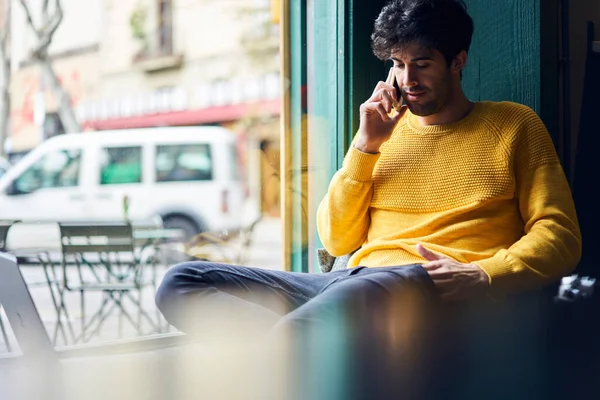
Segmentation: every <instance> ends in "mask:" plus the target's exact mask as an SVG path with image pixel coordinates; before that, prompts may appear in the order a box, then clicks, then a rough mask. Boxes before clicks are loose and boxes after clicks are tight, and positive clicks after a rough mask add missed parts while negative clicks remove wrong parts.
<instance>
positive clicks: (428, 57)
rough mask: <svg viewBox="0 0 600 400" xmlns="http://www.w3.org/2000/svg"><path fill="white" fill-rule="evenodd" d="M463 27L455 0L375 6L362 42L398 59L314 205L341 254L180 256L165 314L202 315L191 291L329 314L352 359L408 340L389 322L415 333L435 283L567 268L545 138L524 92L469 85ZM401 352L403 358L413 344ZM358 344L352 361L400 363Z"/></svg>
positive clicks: (256, 310)
mask: <svg viewBox="0 0 600 400" xmlns="http://www.w3.org/2000/svg"><path fill="white" fill-rule="evenodd" d="M472 32H473V22H472V20H471V18H470V17H469V15H468V14H467V12H466V9H465V7H464V5H463V4H462V2H461V1H459V0H392V1H390V2H389V3H388V5H387V6H386V7H385V8H383V10H382V11H381V13H380V15H379V17H378V18H377V20H376V22H375V28H374V32H373V34H372V37H371V38H372V47H373V50H374V53H375V55H376V56H377V57H379V58H380V59H382V60H389V59H391V60H393V62H394V67H393V70H392V71H391V72H390V75H389V76H388V80H387V81H386V82H383V81H382V82H379V84H378V85H377V86H376V88H375V90H374V92H373V94H372V96H371V97H370V98H369V99H368V100H367V101H366V102H365V103H363V104H362V105H361V107H360V127H359V130H358V132H357V134H356V136H355V138H354V141H353V143H352V146H351V148H350V150H349V151H348V153H347V155H346V158H345V160H344V163H343V166H342V168H341V169H340V170H339V171H338V172H337V173H336V174H335V176H334V177H333V179H332V181H331V184H330V187H329V191H328V193H327V195H326V197H325V198H324V199H323V201H322V203H321V204H320V207H319V209H318V215H317V222H318V230H319V235H320V237H321V240H322V242H323V243H324V245H325V247H326V248H327V250H328V251H329V252H330V253H331V254H332V255H334V256H340V255H343V254H347V253H351V252H353V251H355V250H357V249H358V250H357V251H356V252H355V253H354V254H353V256H352V257H351V258H350V261H349V267H350V268H349V269H346V270H344V271H335V272H331V273H327V274H298V273H290V272H281V271H265V270H261V269H256V268H245V267H235V266H227V265H218V264H211V263H204V262H193V263H186V264H182V265H178V266H175V267H173V268H172V269H171V270H170V271H169V272H168V273H167V275H166V277H165V280H164V281H163V283H162V285H161V288H160V289H159V291H158V294H157V304H158V306H159V308H160V309H161V311H162V312H163V314H164V315H165V317H166V318H167V320H169V321H170V322H171V323H172V324H173V325H175V326H176V327H178V328H180V329H182V330H184V331H188V332H199V331H202V329H206V326H207V325H210V323H211V322H210V321H207V320H206V318H205V315H206V314H203V313H202V312H201V308H202V304H207V303H206V302H208V301H211V304H220V305H221V306H222V309H221V312H222V313H221V314H220V317H221V318H222V321H232V320H235V319H236V318H239V317H241V316H248V315H251V316H252V318H255V319H256V320H260V321H263V322H264V323H265V324H266V325H267V326H270V325H275V331H277V330H279V329H281V328H282V327H287V328H292V329H297V330H299V331H301V332H309V331H310V329H313V328H314V327H315V326H319V325H323V326H326V325H327V324H329V328H331V327H332V322H331V321H336V324H338V325H339V324H346V325H344V326H343V327H342V328H340V329H341V330H342V331H343V332H350V333H348V335H349V337H350V339H351V340H350V341H349V343H352V346H354V345H357V347H359V349H358V350H356V352H355V353H353V354H355V355H356V356H357V357H358V358H359V359H361V360H364V359H365V358H360V357H361V356H365V354H366V353H369V352H370V353H369V354H371V353H372V352H373V351H375V353H376V354H378V355H382V354H385V353H386V352H388V353H390V354H397V353H395V352H394V351H392V350H393V348H395V346H396V345H398V343H397V342H398V341H400V342H402V341H404V342H403V343H404V345H403V346H402V343H401V344H400V347H402V348H403V349H405V350H406V349H407V348H409V347H410V346H406V343H407V340H406V339H398V338H407V337H410V338H411V339H410V340H409V341H408V343H414V341H413V340H415V338H416V336H415V335H413V334H410V332H408V333H407V330H408V331H410V330H411V329H413V328H414V327H415V326H416V325H419V324H421V322H419V321H420V319H419V315H421V316H422V315H425V314H424V313H425V310H429V309H430V307H431V306H432V305H436V304H437V301H438V299H440V298H441V299H443V300H446V301H448V302H453V301H456V300H461V301H464V300H475V299H478V298H482V297H486V298H489V297H492V298H497V297H501V296H504V295H506V294H510V293H515V292H520V291H524V290H528V289H533V288H539V287H541V286H543V285H545V284H547V283H550V282H553V281H556V280H558V279H559V278H560V277H561V276H563V275H565V274H567V273H568V272H570V271H571V270H572V269H573V268H574V267H575V266H576V264H577V262H578V260H579V258H580V252H581V238H580V233H579V228H578V224H577V218H576V214H575V209H574V205H573V201H572V198H571V194H570V191H569V187H568V184H567V181H566V179H565V176H564V173H563V171H562V168H561V166H560V163H559V160H558V158H557V156H556V152H555V150H554V148H553V145H552V142H551V139H550V137H549V135H548V132H547V130H546V128H545V127H544V125H543V123H542V122H541V121H540V119H539V118H538V117H537V115H536V114H535V113H534V112H533V111H532V110H531V109H529V108H528V107H526V106H523V105H519V104H515V103H510V102H502V103H493V102H478V103H474V102H471V101H470V100H469V99H468V98H467V97H466V96H465V94H464V93H463V91H462V88H461V73H462V70H463V68H464V67H465V65H466V62H467V53H468V50H469V46H470V43H471V36H472ZM394 80H395V81H396V82H397V85H398V88H399V94H400V96H401V97H402V99H403V101H404V102H405V103H406V104H405V105H404V106H402V107H401V108H400V107H398V103H399V102H400V96H399V94H398V90H397V89H396V87H395V86H394V85H393V84H392V82H393V81H394ZM396 107H397V109H396ZM223 313H225V314H223ZM224 315H226V316H224ZM339 315H342V316H343V317H342V318H341V319H340V318H336V316H337V317H339ZM407 320H410V323H408V322H406V321H407ZM419 326H421V325H419ZM307 327H309V328H307ZM305 328H307V330H303V329H305ZM413 330H414V329H413ZM417 330H418V329H417ZM418 331H420V330H418ZM366 343H368V344H369V346H368V347H367V346H365V344H366ZM373 343H379V344H380V346H379V347H377V346H372V344H373ZM361 346H364V348H360V347H361ZM376 347H377V350H374V348H376ZM400 353H401V354H403V357H404V359H403V362H404V364H406V361H407V357H409V358H410V357H412V356H409V355H407V354H408V353H407V351H404V350H403V351H401V352H400ZM398 354H399V353H398ZM418 358H419V356H418V355H416V356H415V357H413V358H411V361H415V360H416V359H418ZM366 359H368V360H367V361H366V363H365V364H364V366H363V367H364V368H362V370H369V369H371V370H372V369H375V370H377V371H381V370H386V368H383V367H382V365H388V366H391V365H394V368H396V367H398V368H400V367H399V366H398V365H396V364H394V361H390V360H387V361H386V363H383V364H382V363H379V359H377V358H376V357H375V358H373V357H370V356H369V357H366ZM390 362H391V364H390ZM411 365H412V364H411ZM390 369H393V368H390ZM413 374H414V373H413ZM412 376H413V377H414V375H412Z"/></svg>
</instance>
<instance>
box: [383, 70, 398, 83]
mask: <svg viewBox="0 0 600 400" xmlns="http://www.w3.org/2000/svg"><path fill="white" fill-rule="evenodd" d="M395 80H396V75H395V74H394V67H391V68H390V71H389V72H388V76H387V79H386V80H385V83H387V84H388V85H390V86H394V81H395Z"/></svg>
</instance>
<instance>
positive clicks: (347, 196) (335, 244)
mask: <svg viewBox="0 0 600 400" xmlns="http://www.w3.org/2000/svg"><path fill="white" fill-rule="evenodd" d="M379 156H380V154H367V153H363V152H361V151H359V150H357V149H356V148H354V146H350V150H349V151H348V153H347V154H346V157H345V158H344V162H343V165H342V168H341V169H340V170H339V171H337V172H336V173H335V175H334V176H333V178H332V180H331V182H330V184H329V190H328V192H327V194H326V195H325V197H324V198H323V200H322V201H321V203H320V204H319V207H318V209H317V229H318V232H319V237H320V239H321V242H322V243H323V245H324V246H325V248H326V249H327V251H328V252H329V253H330V254H331V255H333V256H336V257H338V256H341V255H344V254H348V253H350V252H352V251H354V250H356V249H357V248H359V247H360V246H361V245H362V244H363V243H364V241H365V240H366V238H367V232H368V230H369V225H370V217H369V206H370V204H371V197H372V195H373V178H372V175H373V170H374V169H375V164H376V163H377V160H379Z"/></svg>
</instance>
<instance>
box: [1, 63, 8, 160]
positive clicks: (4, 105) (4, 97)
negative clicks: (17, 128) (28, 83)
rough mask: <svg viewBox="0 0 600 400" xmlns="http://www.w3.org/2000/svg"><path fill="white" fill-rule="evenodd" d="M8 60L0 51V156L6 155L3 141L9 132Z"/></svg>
mask: <svg viewBox="0 0 600 400" xmlns="http://www.w3.org/2000/svg"><path fill="white" fill-rule="evenodd" d="M10 75H11V71H10V60H9V58H8V57H7V55H6V54H4V51H0V156H2V157H6V151H5V149H4V143H5V142H6V139H7V138H8V136H9V132H10V92H9V89H10Z"/></svg>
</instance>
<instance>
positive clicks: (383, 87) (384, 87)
mask: <svg viewBox="0 0 600 400" xmlns="http://www.w3.org/2000/svg"><path fill="white" fill-rule="evenodd" d="M382 90H386V91H387V92H388V93H389V94H390V96H392V98H393V99H394V100H396V88H395V87H394V86H392V85H389V84H387V83H386V82H382V81H380V82H379V83H378V84H377V86H375V90H373V94H372V95H371V97H370V98H369V100H367V101H366V102H367V103H370V102H373V101H381V91H382Z"/></svg>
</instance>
